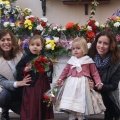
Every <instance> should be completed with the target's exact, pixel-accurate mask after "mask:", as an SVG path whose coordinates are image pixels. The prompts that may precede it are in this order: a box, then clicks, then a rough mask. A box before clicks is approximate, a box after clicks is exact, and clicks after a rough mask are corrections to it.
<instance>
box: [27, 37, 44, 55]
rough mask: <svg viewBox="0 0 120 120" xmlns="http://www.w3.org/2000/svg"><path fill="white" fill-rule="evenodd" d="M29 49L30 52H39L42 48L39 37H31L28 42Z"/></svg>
mask: <svg viewBox="0 0 120 120" xmlns="http://www.w3.org/2000/svg"><path fill="white" fill-rule="evenodd" d="M29 49H30V51H31V53H32V54H40V51H41V50H42V42H41V40H40V39H39V38H36V39H32V40H31V41H30V43H29Z"/></svg>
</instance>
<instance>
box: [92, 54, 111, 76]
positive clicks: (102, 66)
mask: <svg viewBox="0 0 120 120" xmlns="http://www.w3.org/2000/svg"><path fill="white" fill-rule="evenodd" d="M93 60H94V62H95V64H96V66H97V69H98V71H99V74H100V76H102V75H103V73H105V71H106V69H107V68H108V67H109V66H110V54H107V55H106V56H105V57H104V58H101V57H100V55H99V54H96V55H95V57H94V58H93Z"/></svg>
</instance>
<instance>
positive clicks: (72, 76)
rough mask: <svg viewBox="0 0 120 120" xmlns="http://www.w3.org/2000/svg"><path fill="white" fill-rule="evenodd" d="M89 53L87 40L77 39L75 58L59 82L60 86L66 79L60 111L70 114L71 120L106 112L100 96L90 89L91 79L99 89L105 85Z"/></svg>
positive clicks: (73, 52) (74, 50)
mask: <svg viewBox="0 0 120 120" xmlns="http://www.w3.org/2000/svg"><path fill="white" fill-rule="evenodd" d="M87 52H88V47H87V43H86V40H85V39H84V38H80V37H77V38H75V40H74V41H73V43H72V55H73V56H72V57H71V58H70V59H69V61H68V62H67V65H66V66H65V68H64V70H63V71H62V74H61V75H60V77H59V79H58V81H57V84H58V85H60V84H61V83H62V82H63V81H64V79H66V82H65V83H64V85H65V86H64V90H63V94H62V97H61V100H60V104H59V109H60V110H62V111H66V112H68V113H70V115H69V120H75V118H76V117H77V119H78V120H83V119H84V116H86V115H92V114H98V113H101V112H103V111H105V107H104V104H103V101H102V98H101V96H100V94H99V93H97V92H95V91H94V90H91V89H90V87H89V79H91V78H92V79H94V82H95V84H96V87H97V89H101V88H102V85H103V84H102V82H101V79H100V76H99V74H98V71H97V68H96V66H95V63H94V61H93V60H92V59H91V58H90V57H89V56H87V55H86V54H87ZM95 97H96V98H95ZM94 98H95V99H94Z"/></svg>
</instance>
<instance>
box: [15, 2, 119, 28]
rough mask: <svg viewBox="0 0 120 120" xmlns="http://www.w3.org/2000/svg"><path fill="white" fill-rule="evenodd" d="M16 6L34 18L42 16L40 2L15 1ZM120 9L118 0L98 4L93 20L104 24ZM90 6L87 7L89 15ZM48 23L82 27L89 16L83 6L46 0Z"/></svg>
mask: <svg viewBox="0 0 120 120" xmlns="http://www.w3.org/2000/svg"><path fill="white" fill-rule="evenodd" d="M16 4H17V5H19V6H22V7H23V8H30V9H32V13H33V15H35V16H38V17H40V18H41V17H43V16H42V8H41V1H40V0H24V2H23V0H17V2H16ZM119 8H120V0H111V1H110V3H109V4H99V5H98V7H97V10H96V15H95V19H96V20H98V21H99V22H100V23H104V22H105V21H106V19H107V18H108V17H110V16H111V15H112V14H113V13H114V12H115V11H117V9H119ZM90 10H91V6H90V5H89V14H90ZM45 17H47V18H48V21H49V23H56V24H58V25H63V26H64V25H65V24H66V23H67V22H70V21H72V22H79V25H84V24H85V23H86V22H87V20H88V19H89V15H85V9H84V5H83V4H79V5H64V4H63V3H62V0H46V16H45Z"/></svg>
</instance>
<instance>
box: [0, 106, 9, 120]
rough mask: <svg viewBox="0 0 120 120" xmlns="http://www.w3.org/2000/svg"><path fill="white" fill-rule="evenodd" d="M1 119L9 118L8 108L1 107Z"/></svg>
mask: <svg viewBox="0 0 120 120" xmlns="http://www.w3.org/2000/svg"><path fill="white" fill-rule="evenodd" d="M1 120H9V108H2V113H1Z"/></svg>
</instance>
